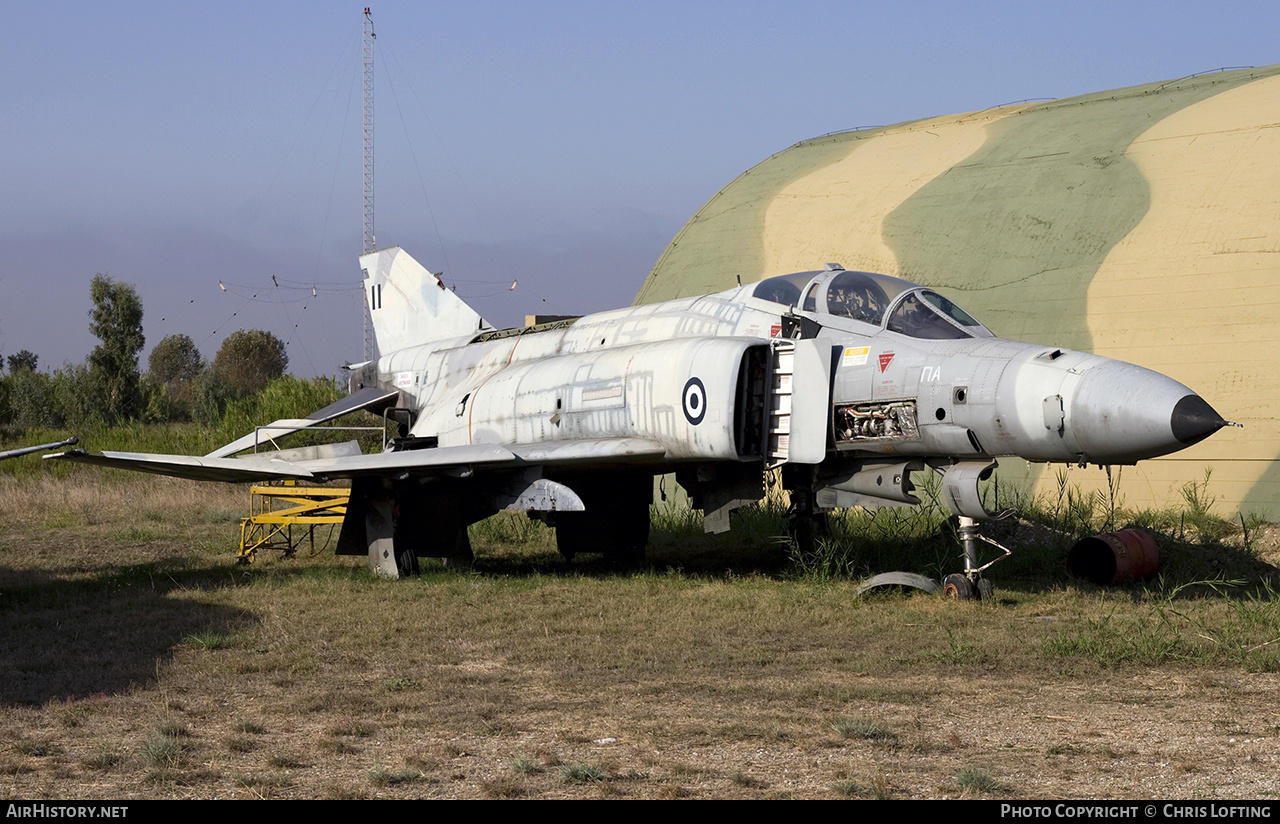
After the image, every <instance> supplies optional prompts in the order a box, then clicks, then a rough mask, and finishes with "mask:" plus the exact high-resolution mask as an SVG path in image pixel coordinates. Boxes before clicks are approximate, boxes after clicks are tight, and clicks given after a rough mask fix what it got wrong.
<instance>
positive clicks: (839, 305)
mask: <svg viewBox="0 0 1280 824" xmlns="http://www.w3.org/2000/svg"><path fill="white" fill-rule="evenodd" d="M751 295H752V297H755V298H759V299H760V300H766V301H769V302H771V303H778V304H782V305H783V306H789V307H792V308H794V309H799V310H801V311H803V312H811V313H813V314H815V315H817V316H819V317H818V320H819V322H821V316H822V315H829V316H831V317H833V318H847V319H850V320H855V321H859V322H861V323H866V324H869V325H871V326H878V327H881V328H883V329H887V330H888V331H890V332H897V333H899V334H903V335H908V336H910V337H913V338H922V339H925V340H953V339H960V338H988V337H992V334H991V332H990V331H988V330H987V328H986V327H985V326H983V325H982V324H981V323H978V321H976V320H974V319H973V317H972V316H971V315H969V313H968V312H966V311H964V310H963V309H961V308H960V307H959V306H957V305H956V304H955V303H953V302H951V301H950V300H948V299H947V298H945V297H943V296H942V295H940V294H938V293H937V292H935V291H933V290H931V289H927V288H925V287H923V286H921V285H919V284H918V283H912V282H911V281H909V280H903V279H901V278H895V277H891V276H889V275H878V274H873V273H871V272H850V271H846V270H844V269H840V268H831V267H828V268H827V269H826V270H824V271H821V272H796V273H795V274H791V275H781V276H779V277H773V278H766V279H765V280H762V281H760V282H759V283H758V284H756V287H755V289H754V290H753V291H752V292H751Z"/></svg>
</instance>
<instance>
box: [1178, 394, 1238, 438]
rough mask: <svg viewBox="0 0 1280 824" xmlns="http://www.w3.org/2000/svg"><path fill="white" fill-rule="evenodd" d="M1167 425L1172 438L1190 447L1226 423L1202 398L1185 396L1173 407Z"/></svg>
mask: <svg viewBox="0 0 1280 824" xmlns="http://www.w3.org/2000/svg"><path fill="white" fill-rule="evenodd" d="M1169 425H1170V426H1171V427H1173V437H1175V438H1177V439H1178V440H1179V441H1181V442H1182V443H1184V444H1186V445H1187V446H1190V445H1191V444H1193V443H1198V442H1199V441H1202V440H1204V439H1205V438H1207V437H1209V436H1210V435H1212V434H1213V433H1214V432H1217V431H1218V430H1219V429H1221V428H1222V427H1224V426H1226V425H1227V422H1226V421H1225V420H1223V418H1222V416H1221V415H1219V414H1218V413H1217V412H1215V411H1213V407H1212V406H1210V405H1209V404H1207V403H1205V400H1204V398H1202V397H1200V396H1199V395H1187V396H1186V397H1185V398H1183V399H1182V400H1180V401H1178V403H1177V404H1176V405H1175V406H1174V407H1173V414H1172V415H1171V416H1170V417H1169Z"/></svg>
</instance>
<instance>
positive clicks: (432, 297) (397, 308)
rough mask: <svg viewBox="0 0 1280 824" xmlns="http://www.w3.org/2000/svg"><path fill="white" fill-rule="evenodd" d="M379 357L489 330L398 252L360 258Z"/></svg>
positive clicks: (395, 248)
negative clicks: (412, 347)
mask: <svg viewBox="0 0 1280 824" xmlns="http://www.w3.org/2000/svg"><path fill="white" fill-rule="evenodd" d="M360 268H361V269H362V270H363V271H364V298H365V300H366V301H368V303H369V315H370V317H372V318H373V333H374V336H375V337H376V338H377V341H378V352H379V354H383V355H385V354H389V353H391V352H395V351H398V350H400V349H405V348H407V347H410V346H418V345H420V344H424V343H434V342H436V341H441V340H446V339H448V338H458V337H464V336H466V335H473V334H475V333H476V332H479V331H481V330H483V329H489V328H491V327H490V326H489V324H488V323H486V322H485V320H484V318H482V317H480V314H479V313H478V312H476V311H475V310H474V309H472V308H471V307H470V306H468V305H467V304H466V303H464V302H463V300H462V298H460V297H458V296H457V295H456V294H454V293H453V292H452V291H450V290H448V289H446V288H445V287H444V284H443V283H442V282H441V281H440V278H438V277H436V276H435V275H433V274H431V273H430V272H428V271H427V270H426V269H425V268H423V266H422V264H420V263H418V261H416V260H414V259H413V258H412V257H410V256H409V253H408V252H406V251H404V250H403V249H401V248H400V247H399V246H392V247H390V248H388V249H379V250H378V251H376V252H370V253H369V254H367V255H361V256H360Z"/></svg>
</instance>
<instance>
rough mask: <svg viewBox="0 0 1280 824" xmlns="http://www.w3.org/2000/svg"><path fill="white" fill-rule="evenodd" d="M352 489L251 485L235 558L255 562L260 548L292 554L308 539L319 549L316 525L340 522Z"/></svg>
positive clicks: (239, 560)
mask: <svg viewBox="0 0 1280 824" xmlns="http://www.w3.org/2000/svg"><path fill="white" fill-rule="evenodd" d="M350 496H351V490H350V489H343V488H335V487H323V486H295V485H294V482H293V481H285V482H284V485H283V486H265V485H257V484H255V485H254V486H252V487H250V488H249V517H247V518H241V519H240V552H239V554H238V555H237V556H236V562H237V563H241V564H249V563H253V559H254V556H255V555H256V554H257V552H258V550H259V549H279V550H282V551H283V552H284V554H285V557H286V558H291V557H293V554H294V553H295V552H297V550H298V547H299V546H301V545H302V543H303V542H304V541H305V542H306V543H307V544H308V545H309V546H310V550H311V553H312V554H313V555H314V554H315V551H316V527H317V526H323V525H326V524H328V525H331V526H332V525H341V524H342V518H343V516H344V515H346V513H347V501H348V499H349V498H350Z"/></svg>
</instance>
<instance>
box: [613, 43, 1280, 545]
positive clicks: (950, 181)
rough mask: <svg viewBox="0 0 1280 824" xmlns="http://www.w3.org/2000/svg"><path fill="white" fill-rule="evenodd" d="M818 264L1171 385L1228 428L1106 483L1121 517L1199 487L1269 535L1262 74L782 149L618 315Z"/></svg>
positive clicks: (1275, 153)
mask: <svg viewBox="0 0 1280 824" xmlns="http://www.w3.org/2000/svg"><path fill="white" fill-rule="evenodd" d="M828 261H833V262H839V263H841V264H843V265H844V266H845V267H846V268H848V269H863V270H870V271H879V272H885V273H888V274H893V275H898V276H900V277H904V278H908V279H910V280H914V281H918V282H921V283H925V284H928V285H930V286H932V287H934V288H937V289H939V291H941V292H943V293H945V294H947V295H948V296H949V297H951V298H952V299H954V300H955V301H956V302H958V303H959V304H960V305H962V306H964V307H965V308H966V309H968V310H969V311H970V312H972V313H973V314H975V315H976V316H977V317H978V318H979V319H980V320H982V321H983V322H984V323H985V324H986V325H987V326H988V327H990V328H991V330H992V331H994V332H995V333H996V334H998V335H1000V336H1002V337H1008V338H1014V339H1018V340H1025V341H1031V342H1036V343H1045V344H1050V343H1051V344H1054V345H1059V346H1066V347H1070V348H1073V349H1079V350H1084V351H1089V352H1096V353H1098V354H1101V355H1106V356H1108V357H1113V358H1119V359H1122V360H1127V361H1131V362H1134V363H1137V364H1140V365H1142V366H1146V367H1149V368H1152V369H1155V370H1157V371H1160V372H1163V373H1165V374H1167V375H1170V376H1172V377H1174V378H1176V379H1177V380H1180V381H1182V382H1183V383H1185V384H1187V385H1188V386H1190V387H1192V388H1193V389H1194V390H1196V391H1197V392H1198V393H1199V394H1201V395H1202V396H1203V397H1204V398H1205V399H1206V400H1208V401H1209V403H1211V404H1212V405H1213V406H1214V407H1215V408H1216V409H1217V410H1218V411H1219V412H1220V413H1222V415H1223V416H1224V417H1226V418H1228V419H1229V420H1234V421H1238V422H1240V423H1243V424H1244V425H1245V428H1244V429H1226V430H1223V431H1221V432H1219V433H1218V434H1217V435H1215V436H1213V437H1211V438H1209V439H1208V440H1207V441H1205V442H1203V443H1201V444H1198V445H1197V446H1195V447H1193V448H1191V449H1188V450H1185V451H1183V452H1180V453H1178V454H1176V455H1173V456H1169V457H1166V458H1162V459H1156V460H1152V461H1146V462H1144V463H1142V464H1139V465H1138V466H1137V467H1126V468H1124V470H1123V471H1122V473H1121V486H1120V491H1121V494H1122V495H1123V496H1124V498H1125V501H1126V503H1127V505H1128V506H1130V507H1134V508H1141V507H1148V506H1150V507H1162V506H1166V505H1171V504H1181V503H1182V495H1181V491H1182V489H1183V488H1184V486H1185V485H1186V484H1188V483H1189V482H1198V481H1202V480H1204V478H1205V473H1206V471H1211V472H1212V477H1211V482H1210V484H1209V488H1208V493H1209V494H1210V495H1213V496H1216V497H1217V499H1218V508H1219V511H1220V512H1222V513H1224V514H1227V513H1230V512H1233V511H1236V510H1237V509H1238V510H1240V511H1243V512H1246V513H1258V514H1261V515H1265V516H1267V517H1269V518H1270V519H1272V520H1276V519H1277V518H1280V432H1278V431H1277V427H1276V422H1275V410H1276V409H1277V408H1278V407H1280V357H1277V352H1276V349H1275V348H1273V347H1276V345H1277V340H1278V339H1280V66H1269V67H1264V68H1258V69H1240V70H1232V71H1222V72H1215V73H1211V74H1205V75H1198V76H1193V77H1187V78H1183V79H1181V80H1171V81H1168V82H1163V83H1152V84H1149V85H1144V86H1135V87H1132V88H1127V89H1119V90H1116V91H1109V92H1102V93H1099V94H1090V95H1084V96H1081V97H1073V98H1068V99H1065V100H1056V101H1052V102H1047V103H1025V104H1018V105H1012V106H1003V107H1000V108H995V109H988V110H985V111H980V112H970V113H967V114H960V115H951V116H946V117H936V118H930V119H926V120H918V121H912V122H909V123H902V124H898V125H895V126H887V127H883V128H876V129H867V130H862V131H855V132H842V133H837V134H831V135H826V136H824V137H819V138H816V139H814V140H807V141H804V142H802V143H798V144H796V145H795V146H792V147H791V148H789V149H787V150H785V151H783V152H780V153H778V154H776V155H774V156H773V157H770V158H769V159H767V160H765V161H764V162H763V163H760V164H759V165H757V166H755V167H753V168H752V169H750V170H748V171H746V172H744V173H743V174H742V175H741V176H739V177H738V178H737V179H736V180H734V181H733V182H731V183H729V184H728V185H727V186H725V187H724V189H722V190H721V191H720V192H719V193H717V194H716V195H715V196H714V197H713V198H711V200H709V201H708V202H707V203H706V205H704V206H703V207H702V208H701V209H700V210H699V211H698V213H697V214H695V215H694V216H693V217H692V218H691V219H690V220H689V222H688V223H687V224H686V225H685V226H684V228H683V229H682V230H681V231H680V233H679V234H678V235H677V236H676V237H675V239H674V240H672V242H671V244H670V245H669V246H668V247H667V249H666V251H665V252H664V253H663V255H662V257H661V258H659V260H658V262H657V263H656V264H655V266H654V268H653V271H652V272H651V273H650V274H649V277H648V279H647V280H646V281H645V283H644V285H643V287H642V288H641V290H640V292H639V294H638V295H637V296H636V302H637V303H649V302H654V301H659V300H667V299H670V298H674V297H680V296H684V295H694V294H702V293H705V292H713V291H718V290H721V289H726V288H729V287H731V286H733V285H734V284H735V282H736V279H737V278H741V280H742V282H743V283H747V282H750V281H755V280H759V279H761V278H765V277H769V276H772V275H778V274H784V273H787V272H793V271H801V270H805V269H820V268H822V265H823V264H824V263H826V262H828ZM1000 472H1001V474H1002V476H1003V477H1005V478H1019V477H1028V476H1029V477H1031V478H1033V479H1034V478H1038V477H1040V476H1041V475H1042V474H1043V475H1044V477H1045V479H1048V482H1049V483H1050V484H1052V480H1051V479H1052V478H1053V477H1054V476H1055V472H1054V471H1052V470H1051V471H1049V472H1047V473H1046V472H1044V469H1043V468H1042V467H1030V468H1024V466H1023V465H1021V464H1020V462H1018V461H1010V460H1007V459H1006V460H1005V461H1003V462H1002V464H1001V470H1000ZM1071 478H1072V480H1073V481H1078V482H1080V483H1082V484H1085V485H1089V484H1094V483H1100V482H1101V483H1105V475H1104V474H1103V473H1102V472H1100V471H1099V470H1097V469H1095V468H1089V469H1087V470H1072V476H1071ZM1041 483H1042V485H1043V484H1044V483H1045V481H1044V480H1042V481H1041Z"/></svg>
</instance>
